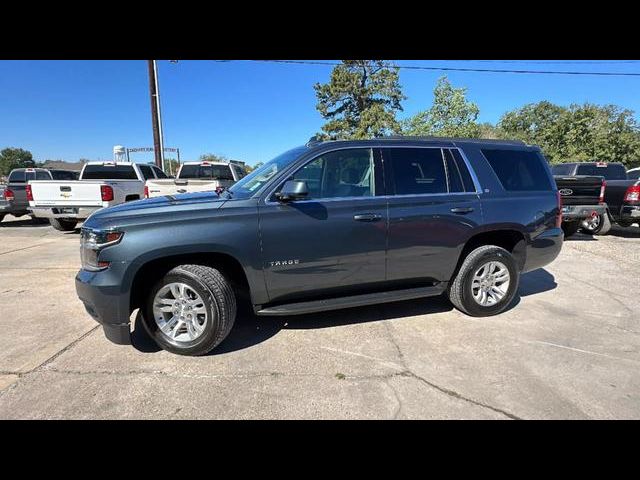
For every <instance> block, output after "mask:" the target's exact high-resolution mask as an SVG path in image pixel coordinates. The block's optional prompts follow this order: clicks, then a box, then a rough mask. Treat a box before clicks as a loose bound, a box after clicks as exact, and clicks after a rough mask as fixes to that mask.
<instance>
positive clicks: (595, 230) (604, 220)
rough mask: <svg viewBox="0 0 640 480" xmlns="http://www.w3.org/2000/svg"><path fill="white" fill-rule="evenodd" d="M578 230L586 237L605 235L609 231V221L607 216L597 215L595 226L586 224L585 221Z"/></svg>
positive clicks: (605, 214)
mask: <svg viewBox="0 0 640 480" xmlns="http://www.w3.org/2000/svg"><path fill="white" fill-rule="evenodd" d="M580 229H581V231H582V233H586V234H588V235H605V234H607V233H608V232H609V230H611V220H609V215H608V214H607V213H604V214H602V215H598V221H597V223H596V225H593V224H592V223H588V222H587V221H586V220H585V221H583V222H581V225H580Z"/></svg>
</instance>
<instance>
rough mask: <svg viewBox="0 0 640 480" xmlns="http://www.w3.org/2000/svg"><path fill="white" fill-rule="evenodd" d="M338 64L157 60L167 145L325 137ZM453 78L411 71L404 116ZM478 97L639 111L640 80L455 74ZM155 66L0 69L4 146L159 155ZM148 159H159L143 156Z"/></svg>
mask: <svg viewBox="0 0 640 480" xmlns="http://www.w3.org/2000/svg"><path fill="white" fill-rule="evenodd" d="M398 64H400V65H403V64H404V65H424V66H449V67H479V68H498V69H536V70H580V71H616V72H640V62H637V63H629V62H626V63H625V62H620V61H618V62H615V61H613V62H610V63H609V62H608V63H593V62H582V63H562V64H559V63H558V61H549V62H548V63H540V61H532V62H526V63H520V62H518V63H504V62H502V63H493V62H486V61H444V60H437V61H436V60H433V61H417V60H402V61H398ZM330 71H331V67H330V66H316V65H292V64H275V63H262V62H250V61H237V62H213V61H180V62H179V63H178V64H171V63H169V62H167V61H161V62H159V78H160V94H161V101H162V116H163V125H164V133H165V146H168V147H179V148H180V150H181V154H182V155H181V156H182V159H183V160H191V159H196V158H197V157H198V156H199V155H200V154H202V153H207V152H212V153H217V154H221V155H225V156H227V157H230V158H236V159H239V160H244V161H246V162H248V163H250V164H254V163H256V162H258V161H265V160H268V159H270V158H272V157H273V156H275V155H277V154H278V153H280V152H282V151H284V150H286V149H288V148H291V147H292V146H295V145H299V144H302V143H304V142H306V140H307V139H308V138H309V137H310V136H312V135H313V134H314V133H315V132H317V131H319V129H320V127H321V125H322V124H323V119H322V118H321V117H320V115H319V113H318V112H317V111H316V109H315V103H316V99H315V95H314V91H313V88H312V86H313V84H314V83H315V82H325V81H327V80H328V78H329V73H330ZM443 74H444V73H443V72H435V71H433V72H432V71H412V70H401V71H400V82H401V84H402V86H403V89H404V93H405V95H406V96H407V97H408V99H407V100H406V101H405V102H404V103H403V106H404V112H402V113H401V114H400V115H399V117H400V118H404V117H407V116H409V115H412V114H414V113H416V112H418V111H420V110H424V109H426V108H428V107H429V106H430V104H431V101H432V95H433V86H434V84H435V82H436V80H437V78H438V77H439V76H441V75H443ZM447 76H448V77H449V79H450V80H451V82H452V83H453V84H454V85H455V86H464V87H467V88H468V98H469V99H471V100H473V101H474V102H476V103H477V104H478V106H479V107H480V120H481V121H489V122H492V123H494V122H496V121H497V120H498V119H499V118H500V115H501V114H502V113H504V112H505V111H507V110H511V109H513V108H516V107H520V106H522V105H524V104H526V103H531V102H536V101H539V100H545V99H546V100H550V101H552V102H555V103H558V104H563V105H567V104H569V103H572V102H577V103H582V102H586V101H588V102H593V103H600V104H602V103H614V104H617V105H620V106H623V107H626V108H630V109H632V110H634V111H636V113H638V112H640V96H639V95H638V90H639V87H640V77H592V76H560V75H521V74H494V73H467V72H448V73H447ZM148 88H149V85H148V77H147V63H146V61H145V60H124V61H104V60H100V61H80V60H76V61H0V148H4V147H8V146H12V147H21V148H25V149H27V150H30V151H31V152H32V153H33V154H34V157H35V159H36V160H45V159H64V160H69V161H77V160H78V159H79V158H89V159H103V160H107V159H111V157H112V148H113V145H117V144H121V145H125V146H128V147H140V146H152V145H153V139H152V132H151V117H150V101H149V90H148ZM133 159H134V160H136V161H148V160H151V159H152V154H142V153H139V154H135V156H134V157H133Z"/></svg>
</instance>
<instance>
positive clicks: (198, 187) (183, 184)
mask: <svg viewBox="0 0 640 480" xmlns="http://www.w3.org/2000/svg"><path fill="white" fill-rule="evenodd" d="M245 175H246V171H245V169H244V167H243V166H242V165H240V164H238V163H237V162H234V161H231V162H185V163H183V164H182V165H181V166H180V169H179V170H178V174H177V176H176V178H175V179H171V178H166V177H165V178H164V179H163V178H159V179H158V180H148V181H147V184H146V188H145V197H146V198H153V197H159V196H163V195H176V194H179V193H193V192H213V191H215V190H219V189H221V188H227V187H230V186H231V185H233V184H234V183H235V182H237V181H238V180H240V179H241V178H242V177H244V176H245Z"/></svg>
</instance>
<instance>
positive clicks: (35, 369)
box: [26, 325, 101, 373]
mask: <svg viewBox="0 0 640 480" xmlns="http://www.w3.org/2000/svg"><path fill="white" fill-rule="evenodd" d="M100 327H101V325H96V326H95V327H93V328H92V329H91V330H89V331H88V332H86V333H84V334H82V335H80V336H79V337H78V338H76V339H75V340H74V341H73V342H71V343H69V344H68V345H67V346H66V347H64V348H63V349H62V350H59V351H58V352H56V353H54V354H53V355H51V356H50V357H49V358H47V359H46V360H45V361H44V362H42V363H41V364H40V365H38V366H37V367H36V368H33V369H31V370H29V371H28V372H26V373H32V372H35V371H37V370H39V369H41V368H43V367H45V366H47V365H49V364H50V363H51V362H53V361H54V360H55V359H56V358H58V357H59V356H60V355H62V354H63V353H65V352H68V351H69V350H71V349H72V348H73V347H75V346H76V345H77V344H78V343H80V342H81V341H82V340H84V339H85V338H87V337H88V336H89V335H91V334H92V333H93V332H95V331H96V330H97V329H98V328H100Z"/></svg>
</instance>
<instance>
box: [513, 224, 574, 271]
mask: <svg viewBox="0 0 640 480" xmlns="http://www.w3.org/2000/svg"><path fill="white" fill-rule="evenodd" d="M563 243H564V232H563V231H562V229H561V228H551V229H549V230H545V231H544V232H543V233H541V234H540V235H538V236H537V237H536V238H534V239H533V240H532V242H531V244H529V245H528V246H527V259H526V261H525V264H524V268H523V269H522V273H525V272H530V271H531V270H535V269H536V268H541V267H544V266H545V265H548V264H550V263H551V262H553V261H554V260H555V259H556V257H557V256H558V255H559V254H560V250H562V244H563Z"/></svg>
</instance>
